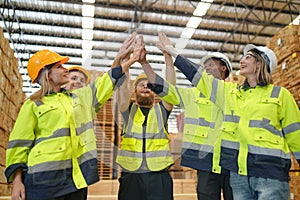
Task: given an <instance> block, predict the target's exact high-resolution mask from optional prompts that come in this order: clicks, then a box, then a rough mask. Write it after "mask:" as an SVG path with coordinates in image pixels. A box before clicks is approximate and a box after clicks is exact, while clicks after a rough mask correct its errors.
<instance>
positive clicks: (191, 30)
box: [180, 27, 195, 39]
mask: <svg viewBox="0 0 300 200" xmlns="http://www.w3.org/2000/svg"><path fill="white" fill-rule="evenodd" d="M194 33H195V29H194V28H188V27H186V28H184V29H183V31H182V33H181V35H180V37H181V38H187V39H190V38H191V37H192V35H193V34H194Z"/></svg>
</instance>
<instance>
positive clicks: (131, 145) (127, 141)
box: [116, 103, 174, 171]
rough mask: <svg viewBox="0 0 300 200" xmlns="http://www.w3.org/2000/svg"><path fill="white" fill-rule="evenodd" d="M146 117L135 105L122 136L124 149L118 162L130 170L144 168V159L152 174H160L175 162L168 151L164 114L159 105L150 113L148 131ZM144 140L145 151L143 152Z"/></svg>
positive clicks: (121, 150) (120, 152)
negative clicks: (157, 172)
mask: <svg viewBox="0 0 300 200" xmlns="http://www.w3.org/2000/svg"><path fill="white" fill-rule="evenodd" d="M144 121H145V116H144V114H143V113H142V111H141V109H140V107H139V106H137V105H136V104H133V105H132V107H131V109H130V113H129V118H128V123H127V124H125V128H124V134H123V135H122V141H121V149H120V151H119V154H118V156H117V159H116V162H117V163H118V164H119V165H120V166H121V167H122V168H124V169H126V170H128V171H136V170H138V169H139V168H140V167H141V164H142V161H143V158H145V161H146V163H147V167H148V169H149V170H150V171H160V170H163V169H165V168H167V167H169V166H170V165H171V164H173V163H174V162H173V159H172V156H171V152H170V148H169V135H168V133H167V131H166V129H165V128H164V122H163V115H162V111H161V108H160V105H159V104H158V103H157V104H155V105H154V106H153V107H152V108H150V110H149V114H148V117H147V124H146V129H145V130H144V129H143V123H144ZM143 139H145V140H146V141H145V148H144V149H145V152H143Z"/></svg>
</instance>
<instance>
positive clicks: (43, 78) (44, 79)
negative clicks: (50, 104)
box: [29, 67, 52, 101]
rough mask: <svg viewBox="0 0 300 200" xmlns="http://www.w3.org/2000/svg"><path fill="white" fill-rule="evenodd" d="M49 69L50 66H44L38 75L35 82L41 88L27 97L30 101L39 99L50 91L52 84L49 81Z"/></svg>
mask: <svg viewBox="0 0 300 200" xmlns="http://www.w3.org/2000/svg"><path fill="white" fill-rule="evenodd" d="M49 70H50V68H48V67H45V68H44V69H43V71H42V72H41V74H40V75H39V77H38V81H37V82H38V83H39V85H40V86H41V88H40V89H39V90H38V91H37V92H35V93H34V94H32V95H31V96H30V97H29V98H30V99H31V100H32V101H41V100H42V98H43V97H44V96H45V95H46V94H49V93H50V92H51V90H52V86H51V84H50V81H49Z"/></svg>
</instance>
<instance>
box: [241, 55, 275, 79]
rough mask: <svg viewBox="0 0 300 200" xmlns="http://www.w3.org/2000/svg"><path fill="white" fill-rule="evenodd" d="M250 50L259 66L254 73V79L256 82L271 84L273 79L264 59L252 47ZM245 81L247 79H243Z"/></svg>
mask: <svg viewBox="0 0 300 200" xmlns="http://www.w3.org/2000/svg"><path fill="white" fill-rule="evenodd" d="M250 51H251V52H252V53H253V55H254V57H255V60H256V62H257V63H259V64H260V67H259V68H258V72H257V73H256V81H257V83H264V84H266V85H269V84H272V83H273V79H272V76H271V74H270V73H269V71H268V66H267V63H266V61H265V60H264V59H263V58H262V56H261V55H260V54H259V53H258V52H257V51H255V50H254V49H252V50H250ZM245 81H247V80H245ZM244 83H245V82H244Z"/></svg>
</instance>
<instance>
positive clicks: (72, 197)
mask: <svg viewBox="0 0 300 200" xmlns="http://www.w3.org/2000/svg"><path fill="white" fill-rule="evenodd" d="M86 199H87V188H82V189H80V190H77V191H75V192H72V193H70V194H66V195H64V196H62V197H57V198H54V199H51V200H86Z"/></svg>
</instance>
